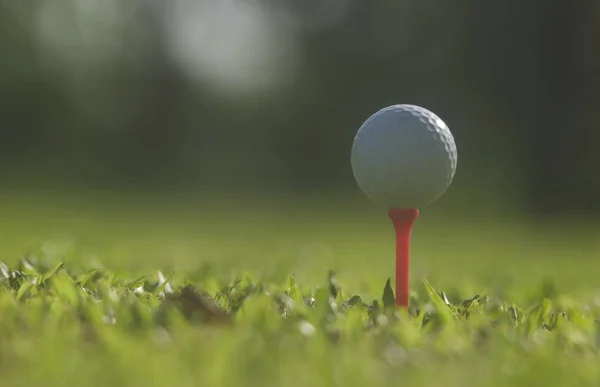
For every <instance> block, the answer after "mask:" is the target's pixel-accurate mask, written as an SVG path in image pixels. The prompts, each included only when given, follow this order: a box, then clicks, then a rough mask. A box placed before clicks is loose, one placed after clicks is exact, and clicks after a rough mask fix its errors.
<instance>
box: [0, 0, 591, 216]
mask: <svg viewBox="0 0 600 387" xmlns="http://www.w3.org/2000/svg"><path fill="white" fill-rule="evenodd" d="M599 38H600V2H599V1H596V0H573V1H567V0H564V1H561V0H523V1H519V2H515V1H513V2H482V1H476V0H460V1H457V2H452V3H450V2H444V1H441V0H396V1H381V0H375V1H365V0H319V1H317V0H311V1H294V0H285V1H274V0H205V1H192V0H173V1H170V2H161V1H154V0H147V1H142V0H130V1H122V0H121V1H117V0H103V1H100V0H73V1H69V2H47V1H46V2H44V1H40V0H38V1H35V0H31V1H0V133H1V134H0V162H1V165H0V172H1V173H2V176H3V177H4V181H5V182H9V181H27V180H29V181H42V182H44V183H46V182H49V181H62V180H61V179H64V180H65V181H75V182H79V183H81V184H112V185H120V184H126V185H145V184H148V185H152V184H154V185H181V186H185V185H195V186H199V187H225V188H234V189H236V187H237V189H245V188H248V189H250V188H251V187H258V188H271V187H273V188H280V189H285V188H288V189H292V190H295V191H302V190H315V189H316V190H321V189H322V190H325V189H331V188H342V189H355V185H354V180H353V178H352V172H351V170H350V165H349V150H350V147H351V144H352V140H353V137H354V134H355V132H356V130H358V127H359V126H360V124H361V123H362V122H363V121H364V120H365V119H366V118H367V117H368V116H369V115H370V114H372V113H373V112H375V111H376V110H378V109H380V108H381V107H384V106H386V105H389V104H394V103H414V104H418V105H422V106H425V107H427V108H429V109H431V110H433V111H434V112H436V113H437V114H438V115H440V116H441V117H442V118H443V119H444V120H445V121H446V122H447V123H448V125H449V126H450V128H451V130H452V131H453V133H454V134H455V137H456V140H457V143H458V147H459V174H457V183H456V184H459V185H461V186H463V187H465V190H472V191H478V190H479V189H482V187H486V188H488V189H489V190H491V191H494V192H496V193H497V194H498V195H499V196H501V195H503V193H505V192H512V191H515V190H516V192H517V193H518V197H519V198H520V199H519V200H522V201H523V203H524V204H525V205H526V206H527V208H528V209H529V210H531V211H534V212H537V213H554V212H561V211H579V212H588V213H591V212H594V211H595V212H596V213H600V205H599V201H598V200H597V196H598V193H599V192H600V169H599V167H600V153H599V152H598V151H597V148H598V147H599V146H600V134H599V131H598V130H597V127H598V125H599V124H600V113H599V112H600V111H599V110H598V108H597V105H598V102H600V72H599V70H600V45H598V39H599ZM11 179H13V180H11Z"/></svg>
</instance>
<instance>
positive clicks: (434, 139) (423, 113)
mask: <svg viewBox="0 0 600 387" xmlns="http://www.w3.org/2000/svg"><path fill="white" fill-rule="evenodd" d="M351 159H352V160H351V163H352V170H353V173H354V177H355V179H356V182H357V183H358V186H359V187H360V188H361V189H362V191H363V192H364V193H365V194H366V195H367V196H368V197H369V198H371V200H373V201H374V202H376V203H378V204H380V205H385V206H387V207H389V208H398V209H412V208H419V207H423V206H425V205H427V204H430V203H431V202H433V201H435V200H436V199H438V198H439V197H440V196H441V195H442V194H443V193H444V192H445V191H446V189H447V188H448V186H449V185H450V183H451V182H452V179H453V178H454V174H455V172H456V163H457V154H456V144H455V143H454V137H453V136H452V133H451V132H450V129H448V126H446V124H445V123H444V121H442V120H441V119H440V118H439V117H438V116H437V115H435V114H434V113H432V112H430V111H429V110H427V109H424V108H422V107H419V106H415V105H392V106H388V107H386V108H383V109H381V110H380V111H378V112H376V113H375V114H373V115H371V116H370V117H369V118H368V119H367V120H366V121H365V122H364V123H363V124H362V126H361V127H360V128H359V130H358V133H357V134H356V137H355V138H354V143H353V145H352V156H351Z"/></svg>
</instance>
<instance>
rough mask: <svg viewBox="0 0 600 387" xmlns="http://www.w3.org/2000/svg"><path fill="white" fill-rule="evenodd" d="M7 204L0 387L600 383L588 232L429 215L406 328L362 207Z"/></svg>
mask: <svg viewBox="0 0 600 387" xmlns="http://www.w3.org/2000/svg"><path fill="white" fill-rule="evenodd" d="M0 199H2V200H1V201H0V203H1V204H0V210H1V211H2V214H3V216H2V218H1V219H0V259H1V260H2V261H3V262H4V263H5V265H2V266H0V283H1V284H2V288H3V291H2V292H1V293H0V315H1V316H2V318H1V319H0V324H1V328H2V329H1V331H0V332H1V333H0V340H1V343H2V345H1V347H0V348H1V351H0V359H1V361H0V365H1V367H2V381H3V383H4V384H5V385H10V386H19V385H23V386H33V385H50V386H60V385H79V386H88V385H89V386H92V385H98V386H106V385H111V386H134V385H135V386H137V385H139V386H167V385H168V386H171V385H174V386H175V385H176V386H232V385H237V386H243V385H248V386H328V387H329V386H365V385H368V386H389V385H424V386H429V385H443V386H483V385H485V386H504V385H506V386H514V385H522V386H531V385H546V386H559V385H564V386H576V385H599V384H600V370H599V368H598V366H597V365H598V364H599V361H600V357H599V356H598V350H599V349H600V331H599V327H598V323H597V321H598V320H599V319H600V293H598V292H597V288H598V280H597V278H598V277H597V273H598V268H599V267H600V264H599V263H598V257H599V253H600V241H599V240H598V238H596V235H597V234H598V231H600V229H599V228H598V227H597V226H594V225H589V224H578V223H575V222H572V223H560V224H554V223H550V222H546V223H541V224H538V223H534V222H526V221H524V220H523V219H519V218H514V217H512V216H510V215H506V216H503V217H500V216H493V217H492V216H489V215H483V214H470V215H464V214H463V216H461V217H457V216H452V214H451V213H450V212H443V211H442V210H440V209H439V208H436V207H435V206H432V208H427V209H423V210H422V211H421V216H420V218H419V219H418V220H417V222H416V223H415V227H414V229H413V237H412V257H411V258H412V272H411V277H412V288H413V292H414V294H413V298H412V300H411V308H410V310H409V311H408V312H406V311H399V310H395V309H394V308H393V306H392V307H390V305H392V304H393V302H392V301H393V293H391V292H390V289H389V288H387V287H386V280H387V279H388V277H390V276H391V275H392V273H393V268H394V262H393V253H394V245H393V239H392V238H393V232H392V228H391V223H390V222H389V220H388V219H387V217H386V214H385V211H382V210H381V209H378V208H375V207H373V206H372V205H371V204H370V203H368V202H364V201H360V200H358V201H356V202H355V201H352V200H336V198H331V197H329V198H325V199H323V200H320V201H318V202H317V201H315V200H314V198H308V197H307V198H304V199H303V198H302V197H298V198H295V199H294V200H292V201H290V200H289V199H281V198H276V197H271V198H262V199H261V200H255V199H252V200H250V199H248V198H241V197H238V198H237V200H236V198H235V197H228V198H227V199H224V198H220V199H214V197H201V198H197V197H196V198H193V197H187V196H186V197H160V196H152V197H145V198H143V199H140V198H139V197H122V196H113V197H112V198H111V197H109V199H107V198H106V197H105V198H104V199H102V200H100V201H97V200H92V199H89V198H86V199H85V200H84V199H81V198H73V197H68V196H64V195H61V196H53V195H45V196H42V197H39V196H36V197H33V196H26V195H18V196H16V195H4V196H2V197H1V198H0ZM330 270H333V273H332V272H330ZM392 281H393V278H392ZM392 288H393V283H392ZM386 289H387V290H386Z"/></svg>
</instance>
